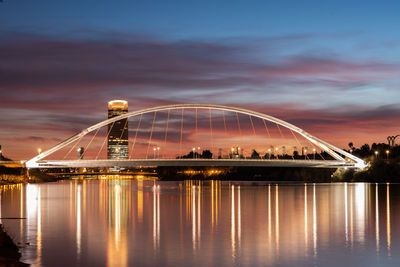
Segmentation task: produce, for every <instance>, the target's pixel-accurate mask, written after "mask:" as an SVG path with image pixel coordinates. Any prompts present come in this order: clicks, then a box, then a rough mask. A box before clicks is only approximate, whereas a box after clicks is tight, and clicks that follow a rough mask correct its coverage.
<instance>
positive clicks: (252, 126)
mask: <svg viewBox="0 0 400 267" xmlns="http://www.w3.org/2000/svg"><path fill="white" fill-rule="evenodd" d="M249 119H250V123H251V128H253V134H254V135H257V134H256V128H254V123H253V119H252V118H251V116H250V115H249Z"/></svg>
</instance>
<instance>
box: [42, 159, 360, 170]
mask: <svg viewBox="0 0 400 267" xmlns="http://www.w3.org/2000/svg"><path fill="white" fill-rule="evenodd" d="M115 166H117V167H125V168H129V167H131V168H132V167H189V166H190V167H288V168H290V167H310V168H356V166H355V164H354V163H353V162H346V161H337V160H315V161H314V160H262V159H137V160H60V161H56V160H48V161H40V162H38V165H37V167H36V168H102V167H103V168H106V167H115Z"/></svg>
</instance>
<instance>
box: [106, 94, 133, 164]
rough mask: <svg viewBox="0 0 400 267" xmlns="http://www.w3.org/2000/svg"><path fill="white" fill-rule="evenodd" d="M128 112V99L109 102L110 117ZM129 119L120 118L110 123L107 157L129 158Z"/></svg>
mask: <svg viewBox="0 0 400 267" xmlns="http://www.w3.org/2000/svg"><path fill="white" fill-rule="evenodd" d="M124 113H128V101H126V100H112V101H109V102H108V118H109V119H110V118H114V117H116V116H119V115H121V114H124ZM128 144H129V143H128V119H122V120H118V121H116V122H115V123H110V124H109V125H108V138H107V158H108V159H128V158H129V145H128Z"/></svg>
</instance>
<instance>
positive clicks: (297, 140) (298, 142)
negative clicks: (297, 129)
mask: <svg viewBox="0 0 400 267" xmlns="http://www.w3.org/2000/svg"><path fill="white" fill-rule="evenodd" d="M290 132H291V133H292V135H293V136H294V138H295V139H296V142H297V144H298V145H299V147H301V143H300V141H299V139H298V138H297V136H296V135H295V134H294V132H293V131H292V129H290ZM292 158H293V159H294V150H293V156H292Z"/></svg>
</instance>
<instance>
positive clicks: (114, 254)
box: [1, 180, 400, 266]
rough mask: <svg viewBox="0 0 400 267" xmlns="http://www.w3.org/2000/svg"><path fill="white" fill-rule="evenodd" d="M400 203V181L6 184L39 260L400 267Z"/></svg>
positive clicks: (11, 208)
mask: <svg viewBox="0 0 400 267" xmlns="http://www.w3.org/2000/svg"><path fill="white" fill-rule="evenodd" d="M399 205H400V185H397V184H391V185H387V184H366V183H356V184H345V183H344V184H267V183H265V182H220V181H207V182H199V181H186V182H160V181H153V180H83V181H80V180H68V181H60V182H56V183H45V184H27V185H13V186H3V187H2V189H1V217H2V218H3V219H2V223H3V225H4V227H5V229H6V230H7V232H8V233H9V234H10V235H11V236H12V237H13V239H14V240H15V241H16V242H17V243H18V244H19V245H21V246H22V247H23V248H22V249H21V252H22V255H23V256H22V261H24V262H26V263H30V264H33V266H133V265H134V266H232V265H236V266H239V265H240V266H377V265H380V266H400V255H399V253H398V251H399V241H400V231H399V229H400V227H399V223H400V217H399V216H400V215H399V213H398V212H397V211H398V210H399ZM10 217H14V218H15V217H17V218H25V219H7V218H10Z"/></svg>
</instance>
